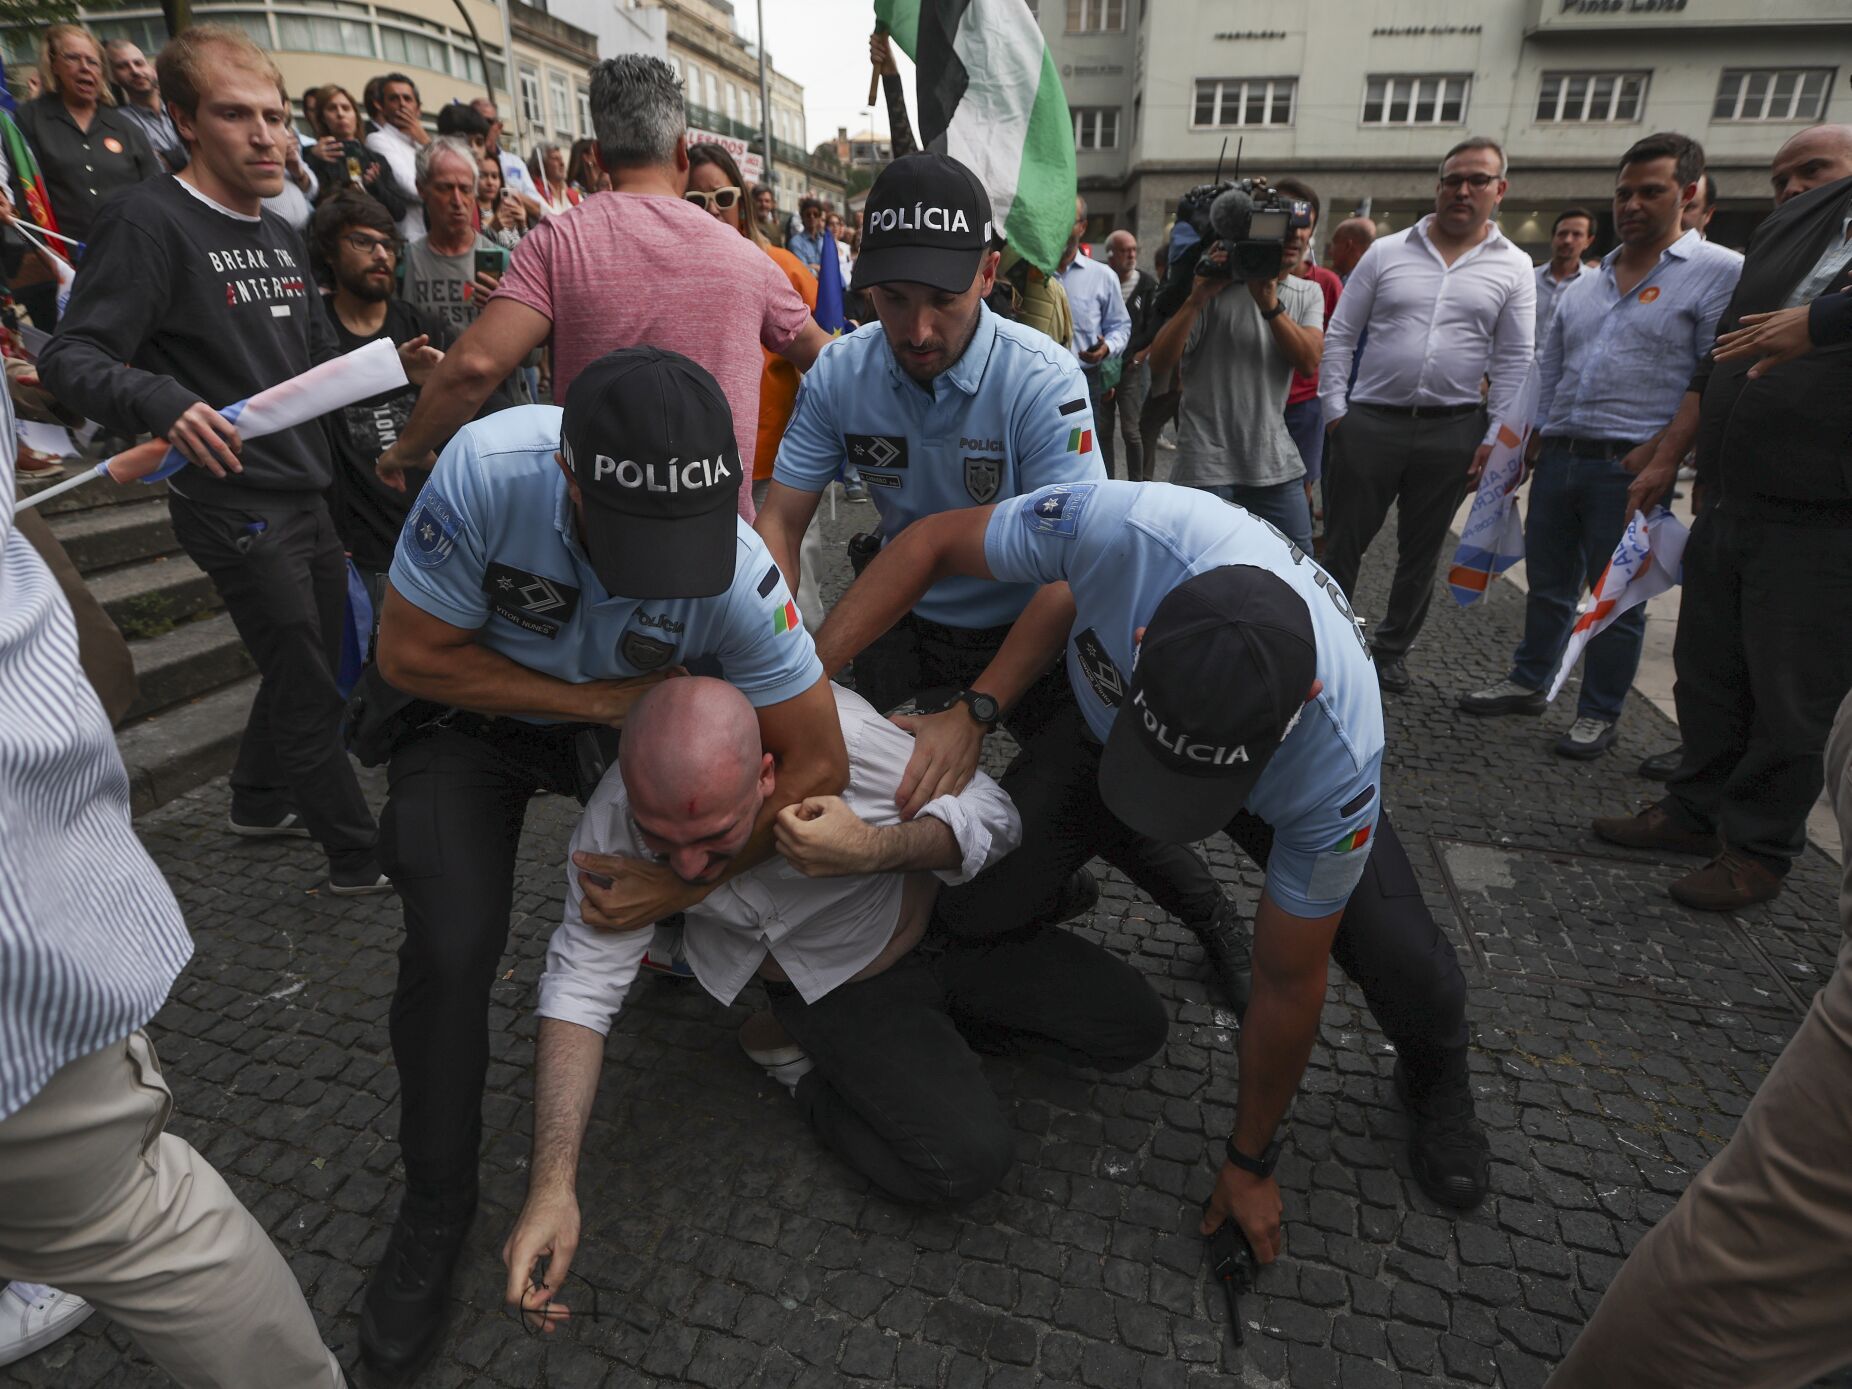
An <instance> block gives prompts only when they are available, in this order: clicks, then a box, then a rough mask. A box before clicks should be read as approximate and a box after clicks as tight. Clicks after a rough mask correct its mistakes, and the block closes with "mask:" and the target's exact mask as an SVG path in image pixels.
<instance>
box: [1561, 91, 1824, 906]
mask: <svg viewBox="0 0 1852 1389" xmlns="http://www.w3.org/2000/svg"><path fill="white" fill-rule="evenodd" d="M1771 180H1772V182H1773V184H1774V188H1775V203H1776V207H1775V211H1774V212H1773V213H1772V214H1771V215H1770V216H1769V218H1768V220H1766V221H1765V222H1763V223H1762V225H1761V226H1760V227H1758V228H1756V232H1755V235H1754V237H1752V238H1751V240H1750V242H1749V251H1748V255H1747V258H1746V259H1745V260H1744V262H1743V273H1742V278H1741V279H1740V280H1738V281H1737V286H1736V294H1735V297H1734V298H1732V299H1731V301H1730V305H1729V307H1728V308H1727V309H1725V310H1724V314H1723V319H1722V321H1721V322H1720V323H1719V324H1718V325H1717V327H1718V334H1717V343H1716V346H1715V347H1714V348H1713V349H1712V351H1711V354H1710V355H1709V356H1707V357H1706V358H1705V359H1704V360H1703V361H1702V362H1700V363H1699V364H1698V370H1697V374H1696V375H1695V376H1694V377H1693V378H1692V382H1691V389H1690V391H1688V392H1687V393H1686V395H1685V399H1684V403H1683V404H1682V405H1681V407H1680V409H1679V413H1678V415H1677V417H1675V418H1674V420H1673V421H1672V424H1671V425H1670V426H1669V427H1668V428H1667V431H1666V437H1665V438H1664V440H1662V441H1661V443H1660V445H1659V448H1658V450H1657V451H1656V452H1655V454H1654V455H1653V460H1652V462H1651V463H1649V464H1648V465H1647V467H1646V469H1645V470H1644V471H1642V472H1641V474H1640V475H1639V477H1638V478H1636V479H1635V480H1634V484H1633V488H1632V491H1631V492H1630V493H1629V494H1628V499H1627V506H1628V511H1629V512H1630V513H1631V512H1632V511H1633V509H1634V508H1635V507H1636V506H1643V507H1645V506H1651V505H1652V504H1653V502H1654V501H1656V500H1657V499H1658V497H1659V496H1661V495H1663V493H1664V492H1665V491H1666V490H1667V489H1668V488H1669V487H1670V486H1671V483H1672V478H1673V475H1674V472H1675V470H1676V468H1677V465H1678V461H1679V460H1680V459H1681V458H1683V457H1684V454H1685V451H1686V450H1687V449H1688V448H1690V447H1691V445H1692V443H1693V441H1694V440H1695V442H1696V445H1697V461H1698V483H1697V495H1696V498H1695V500H1696V501H1697V502H1698V507H1699V510H1698V516H1697V520H1696V522H1695V523H1694V524H1693V525H1692V528H1691V539H1690V541H1689V542H1688V543H1687V544H1686V547H1685V561H1684V569H1685V573H1684V594H1683V597H1682V598H1681V599H1680V602H1679V614H1678V635H1677V637H1676V639H1675V641H1674V644H1673V648H1672V664H1673V669H1674V670H1675V672H1676V673H1677V677H1678V680H1677V686H1676V690H1675V694H1676V696H1677V700H1678V726H1679V731H1680V732H1681V733H1682V734H1683V735H1684V739H1685V746H1684V757H1683V760H1682V762H1681V763H1680V766H1679V769H1678V771H1677V772H1675V773H1674V774H1673V776H1672V779H1671V780H1670V781H1669V782H1668V783H1667V784H1666V792H1667V794H1666V797H1665V799H1664V800H1662V801H1660V802H1659V803H1658V804H1657V805H1653V806H1650V807H1648V808H1647V809H1646V810H1644V811H1642V812H1641V813H1640V814H1638V815H1633V816H1624V815H1617V816H1610V817H1604V818H1602V819H1599V820H1596V821H1595V826H1594V828H1595V832H1596V833H1597V834H1599V835H1600V836H1601V837H1602V838H1604V839H1607V840H1610V841H1612V842H1614V843H1617V844H1623V845H1626V846H1628V847H1631V848H1647V849H1666V850H1671V851H1673V852H1678V853H1693V854H1702V855H1704V856H1706V857H1709V858H1710V859H1711V862H1710V863H1709V864H1707V865H1706V866H1705V867H1703V868H1700V869H1698V870H1697V871H1696V872H1693V873H1690V874H1687V875H1686V876H1685V877H1683V878H1680V879H1679V880H1678V881H1676V882H1674V883H1673V884H1672V885H1671V889H1670V890H1671V893H1672V895H1673V896H1674V897H1675V898H1677V899H1678V900H1679V901H1680V902H1682V903H1684V904H1685V905H1686V906H1688V907H1694V908H1697V909H1699V910H1704V911H1739V910H1741V909H1742V908H1744V907H1746V906H1750V905H1752V904H1753V903H1756V902H1765V901H1767V900H1768V899H1769V898H1771V897H1774V896H1775V895H1776V894H1777V893H1779V892H1780V891H1781V883H1782V879H1783V877H1784V876H1785V875H1786V873H1787V871H1788V868H1789V866H1790V865H1791V864H1792V863H1793V861H1794V859H1795V858H1796V857H1797V856H1798V855H1799V854H1800V852H1801V850H1802V849H1804V848H1805V847H1806V843H1807V815H1808V812H1809V811H1810V810H1812V808H1813V805H1814V802H1815V800H1816V799H1817V798H1818V797H1819V794H1820V786H1821V776H1822V771H1821V754H1822V751H1823V750H1824V748H1825V746H1826V739H1827V733H1828V731H1829V730H1830V728H1831V726H1832V722H1833V714H1834V711H1835V710H1836V709H1837V708H1838V706H1839V703H1840V701H1841V700H1842V699H1844V697H1845V694H1846V691H1847V689H1848V688H1849V687H1852V639H1848V637H1847V633H1848V632H1852V461H1848V460H1849V459H1852V450H1849V446H1848V440H1852V333H1849V332H1848V328H1849V327H1852V309H1849V308H1848V307H1847V304H1848V300H1847V296H1846V291H1847V289H1848V288H1849V287H1852V126H1844V125H1837V126H1815V127H1814V128H1812V129H1811V130H1804V131H1802V132H1801V133H1800V134H1798V135H1795V136H1794V137H1792V138H1791V139H1790V140H1788V142H1787V143H1786V144H1784V145H1783V146H1782V147H1781V149H1780V151H1779V152H1778V153H1777V154H1776V155H1775V160H1774V164H1773V167H1772V170H1771ZM1796 338H1798V341H1793V339H1796Z"/></svg>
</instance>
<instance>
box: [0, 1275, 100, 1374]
mask: <svg viewBox="0 0 1852 1389" xmlns="http://www.w3.org/2000/svg"><path fill="white" fill-rule="evenodd" d="M95 1310H96V1308H94V1307H92V1306H91V1305H90V1304H89V1303H88V1302H85V1301H84V1300H83V1299H82V1298H81V1297H79V1296H78V1295H77V1294H76V1293H61V1292H59V1291H58V1290H57V1289H56V1288H48V1287H46V1286H45V1284H43V1283H8V1284H7V1285H6V1287H5V1288H0V1365H11V1364H12V1363H13V1362H14V1361H15V1360H24V1359H25V1358H26V1357H27V1356H28V1355H31V1354H32V1353H33V1352H34V1351H37V1350H43V1349H44V1348H45V1347H46V1346H48V1345H50V1344H51V1343H52V1342H53V1341H55V1340H57V1339H58V1338H59V1337H60V1336H63V1335H64V1334H65V1333H66V1332H69V1331H75V1330H76V1329H77V1328H78V1327H79V1326H80V1325H82V1324H83V1321H84V1319H85V1318H86V1317H88V1316H89V1315H90V1314H91V1313H92V1312H94V1311H95Z"/></svg>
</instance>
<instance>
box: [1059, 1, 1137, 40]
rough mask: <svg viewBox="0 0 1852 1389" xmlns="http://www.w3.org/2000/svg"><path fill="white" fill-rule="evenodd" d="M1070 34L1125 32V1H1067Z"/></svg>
mask: <svg viewBox="0 0 1852 1389" xmlns="http://www.w3.org/2000/svg"><path fill="white" fill-rule="evenodd" d="M1067 31H1068V33H1070V34H1120V33H1124V32H1125V0H1067Z"/></svg>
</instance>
